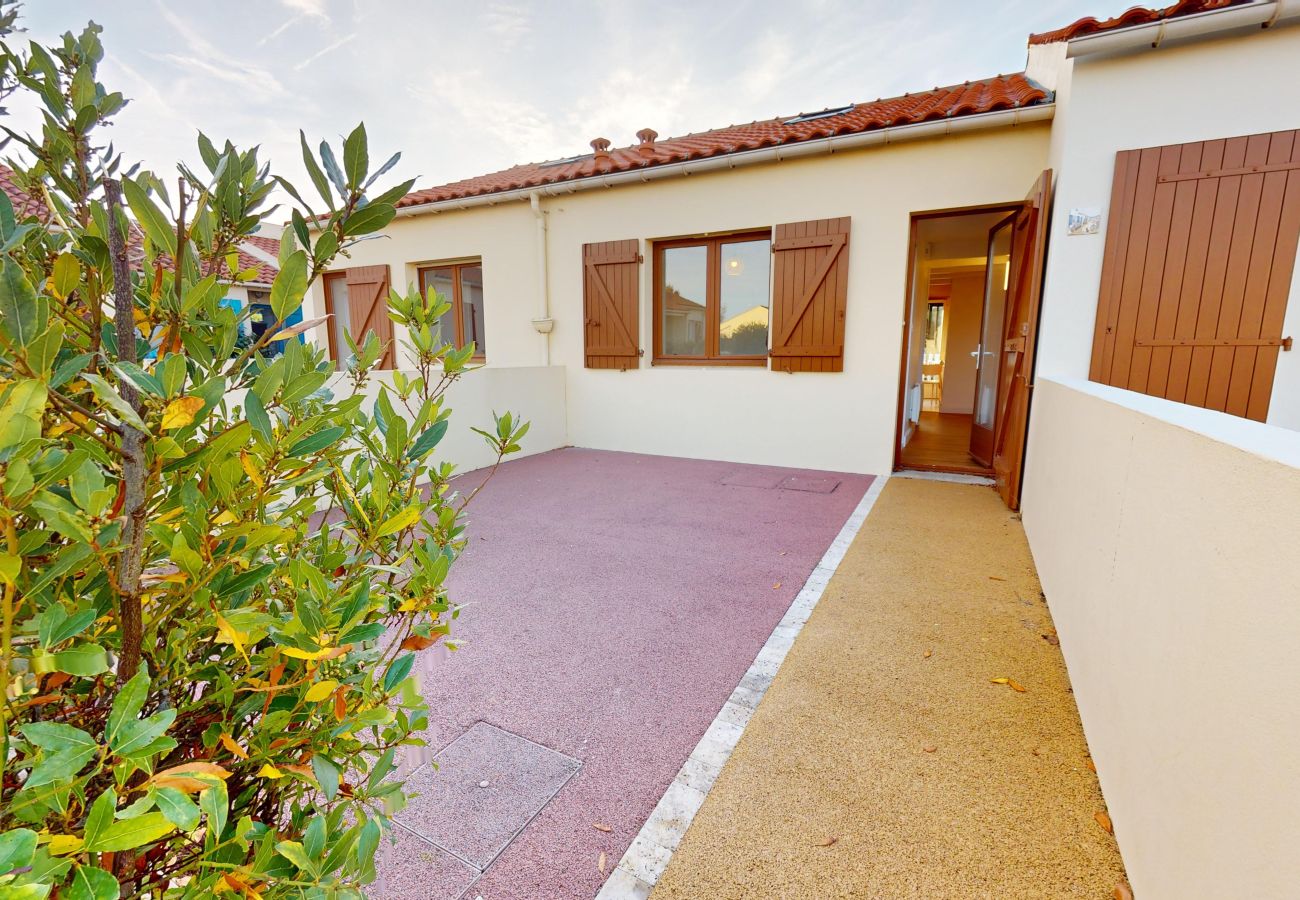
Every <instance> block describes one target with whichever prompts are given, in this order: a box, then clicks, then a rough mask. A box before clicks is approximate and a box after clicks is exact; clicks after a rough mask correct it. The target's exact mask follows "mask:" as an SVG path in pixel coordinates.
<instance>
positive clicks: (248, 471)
mask: <svg viewBox="0 0 1300 900" xmlns="http://www.w3.org/2000/svg"><path fill="white" fill-rule="evenodd" d="M239 464H240V465H241V466H243V467H244V474H245V475H247V476H248V480H249V481H251V482H253V484H255V485H257V486H258V487H259V488H260V487H261V486H262V485H264V484H266V479H264V478H263V477H262V473H261V472H260V471H259V470H258V468H257V463H256V462H255V461H254V460H253V457H251V456H249V455H248V451H247V450H240V451H239Z"/></svg>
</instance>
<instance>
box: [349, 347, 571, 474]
mask: <svg viewBox="0 0 1300 900" xmlns="http://www.w3.org/2000/svg"><path fill="white" fill-rule="evenodd" d="M408 374H412V375H413V374H414V373H408ZM382 382H387V384H388V385H389V386H390V387H391V386H392V375H391V374H389V373H386V372H381V373H378V375H377V377H376V378H375V379H372V380H371V382H370V383H369V384H368V385H367V386H366V391H365V393H366V395H367V397H368V398H370V401H373V399H374V396H375V394H376V392H377V391H378V390H379V385H380V383H382ZM327 386H328V387H329V388H330V389H331V390H333V391H335V392H336V393H337V394H339V395H340V396H342V395H344V394H347V393H350V391H351V388H350V386H349V385H348V383H347V381H346V377H345V376H342V375H340V376H337V377H335V378H333V379H331V380H330V382H329V383H328V385H327ZM446 398H447V399H446V404H445V405H446V406H448V407H450V408H451V426H450V427H449V428H448V429H447V435H446V437H444V438H443V439H442V442H441V443H440V444H439V445H438V449H437V450H436V451H435V452H434V457H433V458H434V459H436V460H438V461H447V462H452V463H455V464H456V468H457V470H458V471H460V472H468V471H470V470H472V469H480V468H482V467H483V466H487V465H491V464H492V462H493V460H494V459H495V457H494V456H493V454H492V453H491V451H490V450H489V448H488V446H487V443H486V442H485V441H484V440H483V437H482V435H479V434H475V433H474V432H473V431H471V430H470V429H471V428H482V429H483V430H484V431H487V432H491V431H492V428H493V421H492V414H493V413H494V412H496V413H506V412H509V413H514V414H516V415H517V416H519V417H522V418H523V419H526V420H527V421H529V422H531V423H532V424H531V426H530V427H529V429H528V434H526V435H524V439H523V442H522V448H523V449H521V450H520V451H519V452H518V453H516V454H512V455H511V456H510V457H508V458H510V459H518V458H519V457H521V456H531V455H533V454H534V453H545V452H546V451H548V450H555V449H556V448H558V447H563V446H565V444H566V443H567V441H566V439H565V432H566V419H567V414H566V412H565V396H564V367H563V366H513V367H502V368H491V367H484V368H481V369H476V370H475V371H473V372H470V373H468V374H466V375H464V376H462V377H461V379H460V381H458V382H456V384H455V385H454V386H452V388H451V389H450V390H449V391H448V392H447V394H446ZM394 406H395V407H396V408H397V409H398V410H400V409H401V404H398V403H395V404H394ZM369 407H370V404H369V402H368V403H367V409H369Z"/></svg>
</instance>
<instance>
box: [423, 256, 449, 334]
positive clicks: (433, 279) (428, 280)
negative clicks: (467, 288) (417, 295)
mask: <svg viewBox="0 0 1300 900" xmlns="http://www.w3.org/2000/svg"><path fill="white" fill-rule="evenodd" d="M455 273H456V270H455V269H454V268H452V267H451V266H440V267H439V268H437V269H421V270H420V292H421V293H422V294H424V295H425V296H426V297H427V296H428V295H429V291H433V292H434V293H436V294H437V295H438V296H439V298H441V299H442V300H444V301H446V302H447V303H452V302H454V301H455V294H454V293H453V291H454V290H455V288H454V286H453V282H452V278H453V276H454V275H455ZM433 336H434V338H435V339H436V340H437V341H438V342H439V343H440V344H451V345H452V346H453V347H456V346H459V345H458V344H457V343H456V316H455V311H454V310H451V309H448V310H447V311H446V312H445V313H443V314H442V317H441V318H440V319H439V320H438V326H437V327H436V328H435V329H434V332H433Z"/></svg>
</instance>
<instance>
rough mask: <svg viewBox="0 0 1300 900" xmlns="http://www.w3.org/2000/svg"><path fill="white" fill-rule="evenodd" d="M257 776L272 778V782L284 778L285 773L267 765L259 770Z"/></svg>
mask: <svg viewBox="0 0 1300 900" xmlns="http://www.w3.org/2000/svg"><path fill="white" fill-rule="evenodd" d="M257 774H258V775H260V776H261V777H262V778H270V779H272V780H275V779H276V778H283V777H284V773H283V772H281V771H280V770H279V769H277V768H276V767H275V766H273V765H270V764H269V763H268V764H267V765H264V766H262V768H260V769H258V770H257Z"/></svg>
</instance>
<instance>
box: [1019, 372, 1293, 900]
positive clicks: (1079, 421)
mask: <svg viewBox="0 0 1300 900" xmlns="http://www.w3.org/2000/svg"><path fill="white" fill-rule="evenodd" d="M1029 439H1030V452H1029V458H1028V469H1027V472H1026V484H1025V497H1024V505H1023V509H1024V513H1023V515H1024V525H1025V530H1026V532H1027V533H1028V536H1029V543H1030V547H1031V548H1032V550H1033V555H1034V562H1035V564H1036V565H1037V567H1038V573H1039V576H1040V578H1041V579H1042V583H1043V590H1044V592H1045V593H1046V595H1047V600H1048V604H1049V606H1050V608H1051V611H1052V616H1053V619H1054V620H1055V623H1056V628H1057V631H1058V632H1059V634H1060V639H1061V649H1062V651H1063V652H1064V654H1065V660H1066V664H1067V665H1068V667H1069V671H1070V680H1071V683H1072V684H1073V686H1074V693H1075V697H1076V699H1077V701H1078V704H1079V712H1080V715H1081V717H1082V719H1083V726H1084V731H1085V733H1086V734H1087V737H1088V743H1089V746H1090V748H1091V751H1092V755H1093V758H1094V759H1095V761H1096V764H1097V769H1098V774H1099V776H1100V779H1101V787H1102V791H1103V792H1104V794H1105V797H1106V802H1107V804H1108V806H1109V809H1110V815H1111V818H1112V819H1113V821H1114V825H1115V836H1116V838H1117V839H1118V841H1119V846H1120V850H1121V852H1122V853H1123V855H1124V863H1125V866H1126V867H1127V869H1128V874H1129V878H1130V881H1131V883H1132V886H1133V890H1134V893H1135V895H1136V896H1138V897H1141V898H1142V900H1200V898H1204V900H1217V898H1222V897H1250V898H1252V900H1285V898H1292V897H1295V896H1296V885H1298V884H1300V854H1297V853H1296V850H1295V848H1296V847H1297V846H1300V700H1298V699H1297V685H1300V654H1297V653H1296V647H1295V638H1296V635H1298V634H1300V586H1298V585H1297V582H1296V573H1297V572H1300V533H1298V531H1297V523H1298V522H1300V517H1298V514H1297V510H1300V433H1296V432H1292V431H1287V430H1284V429H1281V428H1276V427H1273V426H1269V425H1263V424H1260V423H1258V422H1251V421H1248V420H1245V419H1239V418H1235V417H1233V416H1228V415H1225V414H1223V413H1218V412H1213V411H1210V410H1203V409H1199V408H1196V407H1191V406H1184V405H1182V404H1178V403H1172V402H1170V401H1167V400H1162V399H1158V398H1154V397H1147V396H1145V395H1142V394H1136V393H1133V392H1130V391H1123V390H1119V389H1117V388H1112V387H1107V386H1104V385H1097V384H1092V383H1090V382H1087V381H1084V380H1081V379H1068V378H1046V377H1043V376H1041V375H1040V376H1039V378H1038V384H1037V388H1036V391H1035V398H1034V415H1033V421H1032V423H1031V427H1030V438H1029Z"/></svg>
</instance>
